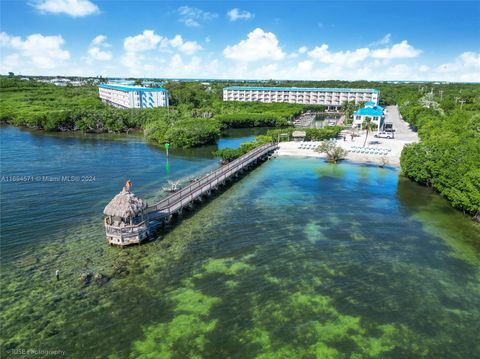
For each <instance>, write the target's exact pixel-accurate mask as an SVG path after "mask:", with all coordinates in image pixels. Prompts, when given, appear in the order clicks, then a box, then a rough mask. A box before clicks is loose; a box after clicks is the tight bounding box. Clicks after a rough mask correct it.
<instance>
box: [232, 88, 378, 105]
mask: <svg viewBox="0 0 480 359" xmlns="http://www.w3.org/2000/svg"><path fill="white" fill-rule="evenodd" d="M379 99H380V91H379V90H374V89H348V88H302V87H247V86H231V87H225V88H224V89H223V100H224V101H246V102H255V101H257V102H267V103H271V102H287V103H300V104H305V105H324V106H329V107H337V106H341V105H342V103H343V102H345V101H355V103H358V102H368V101H373V102H375V104H378V101H379Z"/></svg>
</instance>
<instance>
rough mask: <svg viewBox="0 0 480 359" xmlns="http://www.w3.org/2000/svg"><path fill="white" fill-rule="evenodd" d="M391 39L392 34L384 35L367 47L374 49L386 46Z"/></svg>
mask: <svg viewBox="0 0 480 359" xmlns="http://www.w3.org/2000/svg"><path fill="white" fill-rule="evenodd" d="M391 38H392V34H386V35H385V36H384V37H382V38H381V39H380V40H377V41H374V42H371V43H370V44H368V46H370V47H376V46H382V45H388V44H389V43H390V40H391Z"/></svg>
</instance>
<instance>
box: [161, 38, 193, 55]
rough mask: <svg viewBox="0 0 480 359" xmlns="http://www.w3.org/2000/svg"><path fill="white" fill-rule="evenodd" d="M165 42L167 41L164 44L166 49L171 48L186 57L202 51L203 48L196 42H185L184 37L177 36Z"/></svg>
mask: <svg viewBox="0 0 480 359" xmlns="http://www.w3.org/2000/svg"><path fill="white" fill-rule="evenodd" d="M165 40H166V41H163V42H162V45H163V47H164V48H165V47H168V46H171V47H173V48H174V49H177V50H179V51H181V52H183V53H184V54H186V55H193V54H194V53H196V52H198V51H200V50H201V49H202V46H200V45H199V44H198V43H197V42H196V41H184V40H183V38H182V35H175V37H174V38H173V39H171V40H167V39H165Z"/></svg>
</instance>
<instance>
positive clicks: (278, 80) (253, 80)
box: [0, 73, 480, 85]
mask: <svg viewBox="0 0 480 359" xmlns="http://www.w3.org/2000/svg"><path fill="white" fill-rule="evenodd" d="M0 75H1V76H5V77H8V76H9V74H3V73H2V74H0ZM14 76H15V77H48V78H84V79H92V78H95V79H98V78H100V77H101V78H104V79H107V80H130V79H134V80H145V81H152V80H167V81H217V82H222V81H223V82H269V81H274V82H331V81H339V82H388V83H395V82H399V83H442V84H472V85H476V84H480V81H447V80H366V79H363V80H340V79H328V80H303V79H302V80H300V79H247V78H245V79H240V78H237V79H233V78H232V79H227V78H201V77H198V78H195V77H192V78H182V77H133V76H126V77H119V76H101V75H97V76H79V75H25V74H14Z"/></svg>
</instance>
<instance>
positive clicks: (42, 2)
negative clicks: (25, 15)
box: [31, 0, 100, 17]
mask: <svg viewBox="0 0 480 359" xmlns="http://www.w3.org/2000/svg"><path fill="white" fill-rule="evenodd" d="M31 5H32V6H33V7H35V8H36V9H37V10H39V11H40V12H41V13H43V14H45V13H50V14H67V15H70V16H72V17H83V16H87V15H91V14H97V13H99V12H100V10H99V9H98V6H97V5H95V4H94V3H92V2H91V1H89V0H38V1H35V2H33V3H32V4H31Z"/></svg>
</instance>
